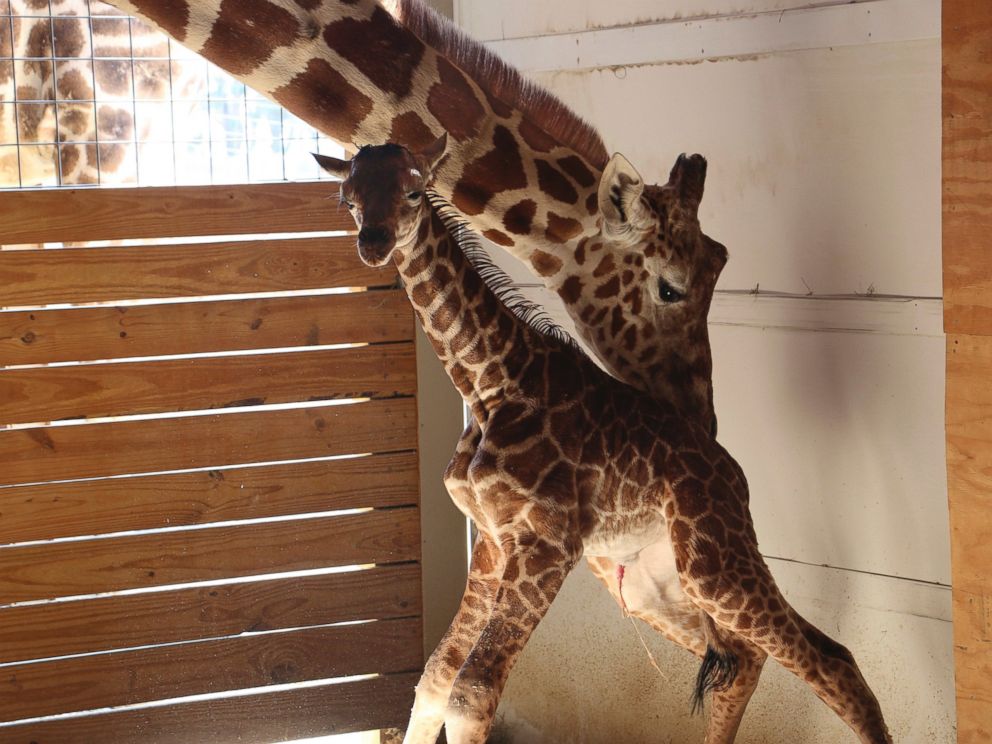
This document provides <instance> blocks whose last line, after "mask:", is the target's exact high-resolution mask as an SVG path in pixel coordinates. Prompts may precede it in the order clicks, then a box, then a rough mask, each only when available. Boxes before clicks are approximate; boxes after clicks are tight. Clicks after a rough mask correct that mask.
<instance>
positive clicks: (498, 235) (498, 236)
mask: <svg viewBox="0 0 992 744" xmlns="http://www.w3.org/2000/svg"><path fill="white" fill-rule="evenodd" d="M482 235H483V237H485V238H486V240H491V241H492V242H494V243H495V244H496V245H501V246H503V247H504V248H509V247H511V246H513V245H515V243H514V240H513V238H511V237H510V236H509V235H507V234H506V233H505V232H503V231H502V230H495V229H490V230H485V231H483V233H482Z"/></svg>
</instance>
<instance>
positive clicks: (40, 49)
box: [18, 18, 52, 82]
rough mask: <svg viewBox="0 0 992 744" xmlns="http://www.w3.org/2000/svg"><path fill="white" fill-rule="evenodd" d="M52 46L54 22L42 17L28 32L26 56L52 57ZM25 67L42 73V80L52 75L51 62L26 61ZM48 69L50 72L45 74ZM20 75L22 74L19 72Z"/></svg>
mask: <svg viewBox="0 0 992 744" xmlns="http://www.w3.org/2000/svg"><path fill="white" fill-rule="evenodd" d="M51 48H52V22H51V20H50V19H47V18H45V19H40V20H38V22H37V24H36V25H35V26H34V27H33V28H32V29H31V31H30V32H28V40H27V44H26V50H25V56H26V57H51V56H52V53H51ZM24 67H25V69H28V70H32V71H35V70H37V71H38V72H41V73H42V82H44V81H46V80H47V79H48V78H49V77H51V70H52V66H51V64H40V63H37V62H34V63H25V65H24ZM45 70H47V71H48V74H47V75H45V74H44V71H45ZM18 77H20V74H18Z"/></svg>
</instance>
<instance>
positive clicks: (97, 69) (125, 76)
mask: <svg viewBox="0 0 992 744" xmlns="http://www.w3.org/2000/svg"><path fill="white" fill-rule="evenodd" d="M71 72H73V73H75V76H74V77H73V78H72V79H67V78H69V73H66V75H64V76H63V77H62V78H61V79H60V80H59V88H60V89H63V88H65V87H71V89H72V90H77V89H78V90H79V91H84V90H85V91H87V94H86V95H73V96H72V97H73V98H90V97H91V94H90V86H89V82H88V81H87V80H86V79H85V78H84V77H83V75H82V73H81V72H79V70H72V71H71ZM93 77H94V78H95V79H96V85H97V88H99V89H100V90H101V91H103V92H105V93H110V94H112V95H115V96H122V95H125V94H126V93H128V92H129V91H130V89H131V64H130V62H126V61H124V60H113V59H101V60H97V61H95V62H94V63H93ZM64 96H65V94H64V93H63V97H64Z"/></svg>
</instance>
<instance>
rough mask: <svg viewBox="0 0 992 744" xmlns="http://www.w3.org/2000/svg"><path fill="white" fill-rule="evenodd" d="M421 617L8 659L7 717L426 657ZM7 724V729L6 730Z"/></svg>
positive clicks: (383, 668)
mask: <svg viewBox="0 0 992 744" xmlns="http://www.w3.org/2000/svg"><path fill="white" fill-rule="evenodd" d="M422 647H423V642H422V640H421V621H420V618H405V619H401V620H381V621H378V622H373V623H365V624H361V625H344V626H337V627H327V628H304V629H302V630H297V631H290V632H279V633H272V634H266V635H256V636H247V637H240V638H224V639H221V640H217V641H204V642H199V643H184V644H179V645H173V646H161V647H157V648H150V649H137V650H134V651H125V652H121V653H115V654H100V655H97V656H83V657H77V658H73V659H63V660H59V661H48V662H40V663H35V664H26V665H23V666H14V667H8V668H7V669H5V670H4V673H2V674H0V721H16V720H18V719H24V718H33V717H36V716H45V715H54V714H57V713H69V712H77V711H86V710H94V709H98V708H105V707H110V706H120V705H133V704H135V703H143V702H150V701H153V700H165V699H169V698H176V697H181V696H184V695H201V694H205V693H214V692H223V691H225V690H237V689H245V688H250V687H262V686H265V685H271V684H286V683H291V682H304V681H307V680H317V679H327V678H330V677H345V676H351V675H358V674H390V673H397V672H415V671H417V670H418V669H420V668H421V667H422V665H423V650H422ZM2 731H3V729H0V737H2V735H3V734H2Z"/></svg>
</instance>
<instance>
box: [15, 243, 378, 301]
mask: <svg viewBox="0 0 992 744" xmlns="http://www.w3.org/2000/svg"><path fill="white" fill-rule="evenodd" d="M394 279H395V276H394V273H393V272H392V271H389V270H386V271H382V270H379V269H370V268H368V267H366V266H365V264H363V263H362V262H361V261H360V260H359V259H358V252H357V251H356V249H355V238H354V237H353V236H341V237H335V238H299V239H296V240H280V241H273V240H253V241H241V242H227V243H192V244H183V245H142V246H137V247H114V246H111V247H106V248H73V249H71V250H25V251H0V286H3V288H4V291H3V295H2V297H0V301H2V302H3V304H4V305H6V306H11V307H12V306H22V305H23V306H28V305H31V306H33V305H53V304H57V303H78V302H107V301H111V300H136V299H148V298H156V297H195V296H197V295H215V294H239V293H248V292H279V291H285V290H300V289H317V288H322V287H365V286H385V285H389V284H392V283H393V280H394Z"/></svg>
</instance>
